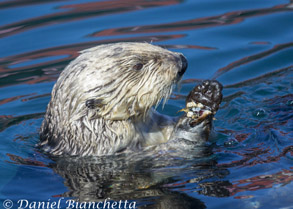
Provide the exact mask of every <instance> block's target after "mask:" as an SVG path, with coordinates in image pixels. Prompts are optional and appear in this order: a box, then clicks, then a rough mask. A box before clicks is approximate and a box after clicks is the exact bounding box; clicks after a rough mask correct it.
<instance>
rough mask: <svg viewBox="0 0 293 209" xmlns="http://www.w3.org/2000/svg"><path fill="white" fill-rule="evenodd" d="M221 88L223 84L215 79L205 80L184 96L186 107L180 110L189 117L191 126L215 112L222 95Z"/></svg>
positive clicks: (210, 116)
mask: <svg viewBox="0 0 293 209" xmlns="http://www.w3.org/2000/svg"><path fill="white" fill-rule="evenodd" d="M222 89H223V86H222V85H221V84H220V83H219V82H218V81H215V80H212V81H210V80H206V81H204V82H202V83H201V84H199V85H197V86H195V87H194V88H193V90H192V91H191V92H190V93H189V95H188V96H187V98H186V107H185V108H184V109H182V110H181V111H184V112H186V117H188V118H190V119H191V121H190V125H191V126H193V125H196V124H198V123H200V122H202V121H203V120H205V119H206V118H207V117H209V118H212V117H213V116H214V115H215V114H216V112H217V110H218V109H219V106H220V103H221V101H222V97H223V96H222Z"/></svg>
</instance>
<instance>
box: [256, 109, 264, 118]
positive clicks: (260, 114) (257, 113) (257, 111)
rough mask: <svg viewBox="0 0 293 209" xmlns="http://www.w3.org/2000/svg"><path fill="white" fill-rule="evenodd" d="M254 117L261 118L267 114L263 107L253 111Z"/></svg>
mask: <svg viewBox="0 0 293 209" xmlns="http://www.w3.org/2000/svg"><path fill="white" fill-rule="evenodd" d="M253 115H254V117H257V118H263V117H265V116H266V115H267V113H266V111H265V110H264V109H263V108H258V109H257V110H255V111H254V113H253Z"/></svg>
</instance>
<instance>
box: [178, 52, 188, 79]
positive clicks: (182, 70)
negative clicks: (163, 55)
mask: <svg viewBox="0 0 293 209" xmlns="http://www.w3.org/2000/svg"><path fill="white" fill-rule="evenodd" d="M180 59H181V63H182V64H181V69H180V70H179V72H178V75H179V76H182V75H183V74H184V73H185V71H186V69H187V66H188V62H187V59H186V58H185V57H184V56H183V55H182V54H180Z"/></svg>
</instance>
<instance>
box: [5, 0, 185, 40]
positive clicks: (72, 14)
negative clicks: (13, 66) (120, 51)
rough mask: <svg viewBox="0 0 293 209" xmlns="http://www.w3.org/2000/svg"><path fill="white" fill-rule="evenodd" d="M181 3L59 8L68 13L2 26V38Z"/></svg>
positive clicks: (139, 0) (143, 0)
mask: <svg viewBox="0 0 293 209" xmlns="http://www.w3.org/2000/svg"><path fill="white" fill-rule="evenodd" d="M180 2H181V1H180V0H161V1H156V0H149V1H148V0H125V1H119V0H112V1H102V2H87V3H83V4H72V5H65V6H61V7H59V8H58V9H62V10H64V9H66V11H62V12H57V13H54V14H50V15H45V16H41V17H37V18H32V19H28V20H23V21H19V22H16V23H12V24H8V25H4V26H1V27H0V37H6V36H10V35H13V34H16V33H20V32H23V31H26V30H29V29H32V28H37V27H43V26H47V25H50V24H56V22H58V23H61V22H69V21H73V20H80V19H85V18H90V17H98V16H102V15H108V14H118V13H124V12H129V11H135V10H142V9H146V8H151V7H159V6H167V5H174V4H178V3H180ZM0 6H1V4H0ZM4 6H5V5H4Z"/></svg>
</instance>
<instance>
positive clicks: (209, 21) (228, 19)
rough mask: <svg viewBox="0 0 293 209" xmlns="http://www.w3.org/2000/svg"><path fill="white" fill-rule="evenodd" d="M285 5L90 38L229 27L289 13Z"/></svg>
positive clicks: (112, 31)
mask: <svg viewBox="0 0 293 209" xmlns="http://www.w3.org/2000/svg"><path fill="white" fill-rule="evenodd" d="M290 10H291V9H290V8H288V5H287V4H284V5H278V6H275V7H272V8H265V9H254V10H247V11H235V12H229V13H225V14H222V15H218V16H212V17H205V18H198V19H192V20H187V21H180V22H173V23H168V24H158V25H146V26H133V27H122V28H113V29H107V30H103V31H99V32H96V33H93V34H92V35H91V36H93V37H97V36H113V35H125V34H138V33H158V32H160V33H161V32H171V31H182V30H194V29H199V28H207V27H215V26H222V25H231V24H237V23H240V22H242V21H243V20H245V19H247V18H251V17H255V16H262V15H268V14H272V13H276V12H284V11H290Z"/></svg>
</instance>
